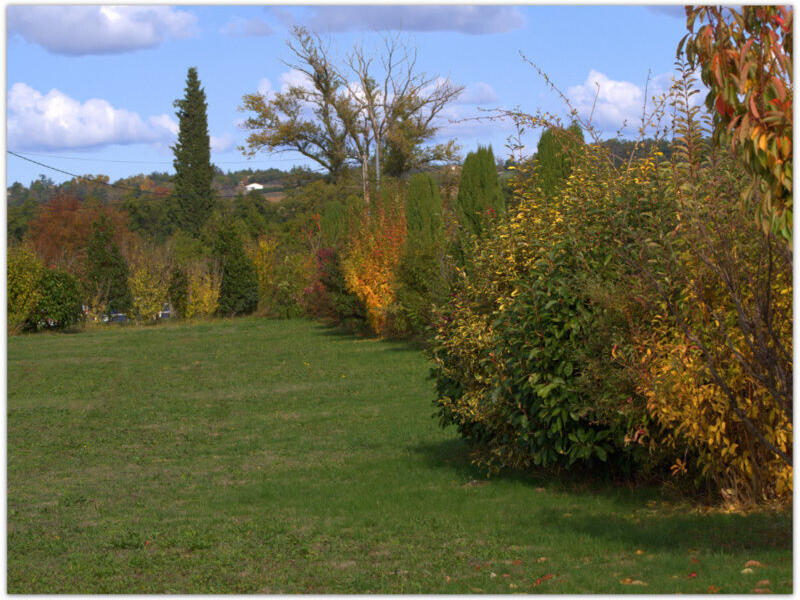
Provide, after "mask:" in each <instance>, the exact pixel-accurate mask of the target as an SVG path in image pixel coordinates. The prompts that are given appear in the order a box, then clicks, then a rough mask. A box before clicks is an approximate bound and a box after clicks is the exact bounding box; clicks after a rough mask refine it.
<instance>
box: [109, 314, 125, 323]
mask: <svg viewBox="0 0 800 600" xmlns="http://www.w3.org/2000/svg"><path fill="white" fill-rule="evenodd" d="M127 322H128V316H127V315H126V314H125V313H111V314H110V315H103V323H127Z"/></svg>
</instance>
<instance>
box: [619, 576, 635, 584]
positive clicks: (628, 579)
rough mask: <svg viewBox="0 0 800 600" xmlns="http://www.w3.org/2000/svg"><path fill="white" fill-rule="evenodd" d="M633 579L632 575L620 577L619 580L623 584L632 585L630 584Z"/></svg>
mask: <svg viewBox="0 0 800 600" xmlns="http://www.w3.org/2000/svg"><path fill="white" fill-rule="evenodd" d="M631 581H633V579H631V578H630V577H626V578H625V579H620V580H619V582H620V583H621V584H622V585H630V584H631Z"/></svg>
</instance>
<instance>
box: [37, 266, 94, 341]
mask: <svg viewBox="0 0 800 600" xmlns="http://www.w3.org/2000/svg"><path fill="white" fill-rule="evenodd" d="M38 287H39V302H38V303H37V304H36V308H35V309H34V310H33V312H32V313H31V316H30V317H29V320H28V324H27V327H26V328H28V329H32V330H34V331H39V330H42V329H68V328H69V327H72V326H74V325H77V324H78V323H79V322H80V321H81V319H82V317H83V310H82V308H81V287H80V284H79V282H78V280H77V279H76V278H75V277H74V276H72V275H70V274H69V273H67V272H66V271H59V270H57V269H45V270H44V272H43V273H42V276H41V278H40V279H39V286H38Z"/></svg>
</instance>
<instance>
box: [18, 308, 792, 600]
mask: <svg viewBox="0 0 800 600" xmlns="http://www.w3.org/2000/svg"><path fill="white" fill-rule="evenodd" d="M427 372H428V364H427V362H426V359H425V357H424V356H423V355H422V354H421V353H420V352H419V351H416V350H413V349H411V348H409V347H407V346H405V345H403V344H399V343H390V342H381V341H375V340H367V339H356V338H352V337H348V336H344V335H340V334H337V333H335V332H332V331H330V330H327V329H325V328H324V327H322V326H320V325H317V324H314V323H311V322H307V321H270V320H264V319H257V318H246V319H238V320H232V321H218V322H214V323H204V324H198V325H182V324H170V325H164V326H160V327H144V328H118V327H113V326H112V327H109V328H108V329H104V330H95V331H87V332H83V333H80V334H74V335H71V334H40V335H30V336H19V337H13V338H10V339H9V340H8V429H7V431H8V542H7V544H8V545H7V548H8V592H9V593H60V592H70V593H86V592H95V593H109V592H131V593H147V592H162V593H183V592H186V593H205V592H240V593H245V592H260V593H267V592H270V593H280V592H283V593H292V592H317V593H347V592H363V593H367V592H381V593H394V592H407V593H428V592H430V593H434V592H435V593H471V592H479V593H487V594H488V593H511V592H523V593H533V592H543V593H558V592H570V593H582V592H602V593H624V592H646V593H664V592H667V593H675V592H684V593H706V592H708V591H719V592H721V593H750V592H752V591H753V590H754V588H760V589H761V588H765V589H769V590H771V591H772V592H780V593H791V592H792V532H791V530H792V520H791V514H790V513H789V512H788V511H787V512H785V513H780V514H776V513H757V514H749V515H746V516H742V515H730V514H722V513H719V512H717V513H712V514H701V513H699V512H698V511H696V510H694V509H692V508H691V507H690V506H689V505H686V504H680V503H674V502H669V501H666V500H663V499H662V498H661V497H660V495H659V492H658V490H649V489H645V490H641V489H640V490H629V489H627V488H615V487H612V486H605V485H601V484H591V485H589V484H581V483H579V482H575V481H572V482H570V481H566V480H562V481H558V480H552V479H547V478H544V477H542V476H537V475H525V476H522V475H508V476H501V477H498V478H493V479H491V480H490V481H488V482H487V481H485V480H484V479H483V478H482V477H481V474H480V472H478V471H476V470H475V469H473V468H472V467H471V466H470V464H469V459H468V457H467V453H466V449H465V447H464V445H463V444H462V443H461V442H460V441H458V440H457V438H456V437H455V434H454V433H453V432H451V431H442V430H441V429H440V428H439V427H438V425H437V423H436V420H435V419H433V418H432V414H433V412H434V408H433V405H432V403H431V401H432V399H433V391H432V383H431V382H430V381H429V380H427V377H426V376H427ZM748 561H757V562H758V563H759V565H760V566H750V567H749V569H750V570H751V571H752V572H751V573H742V570H743V569H745V563H747V562H748Z"/></svg>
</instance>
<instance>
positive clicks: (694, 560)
mask: <svg viewBox="0 0 800 600" xmlns="http://www.w3.org/2000/svg"><path fill="white" fill-rule="evenodd" d="M689 558H690V559H691V561H692V562H693V563H699V562H700V561H699V560H697V559H696V558H695V557H694V556H690V557H689Z"/></svg>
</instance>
